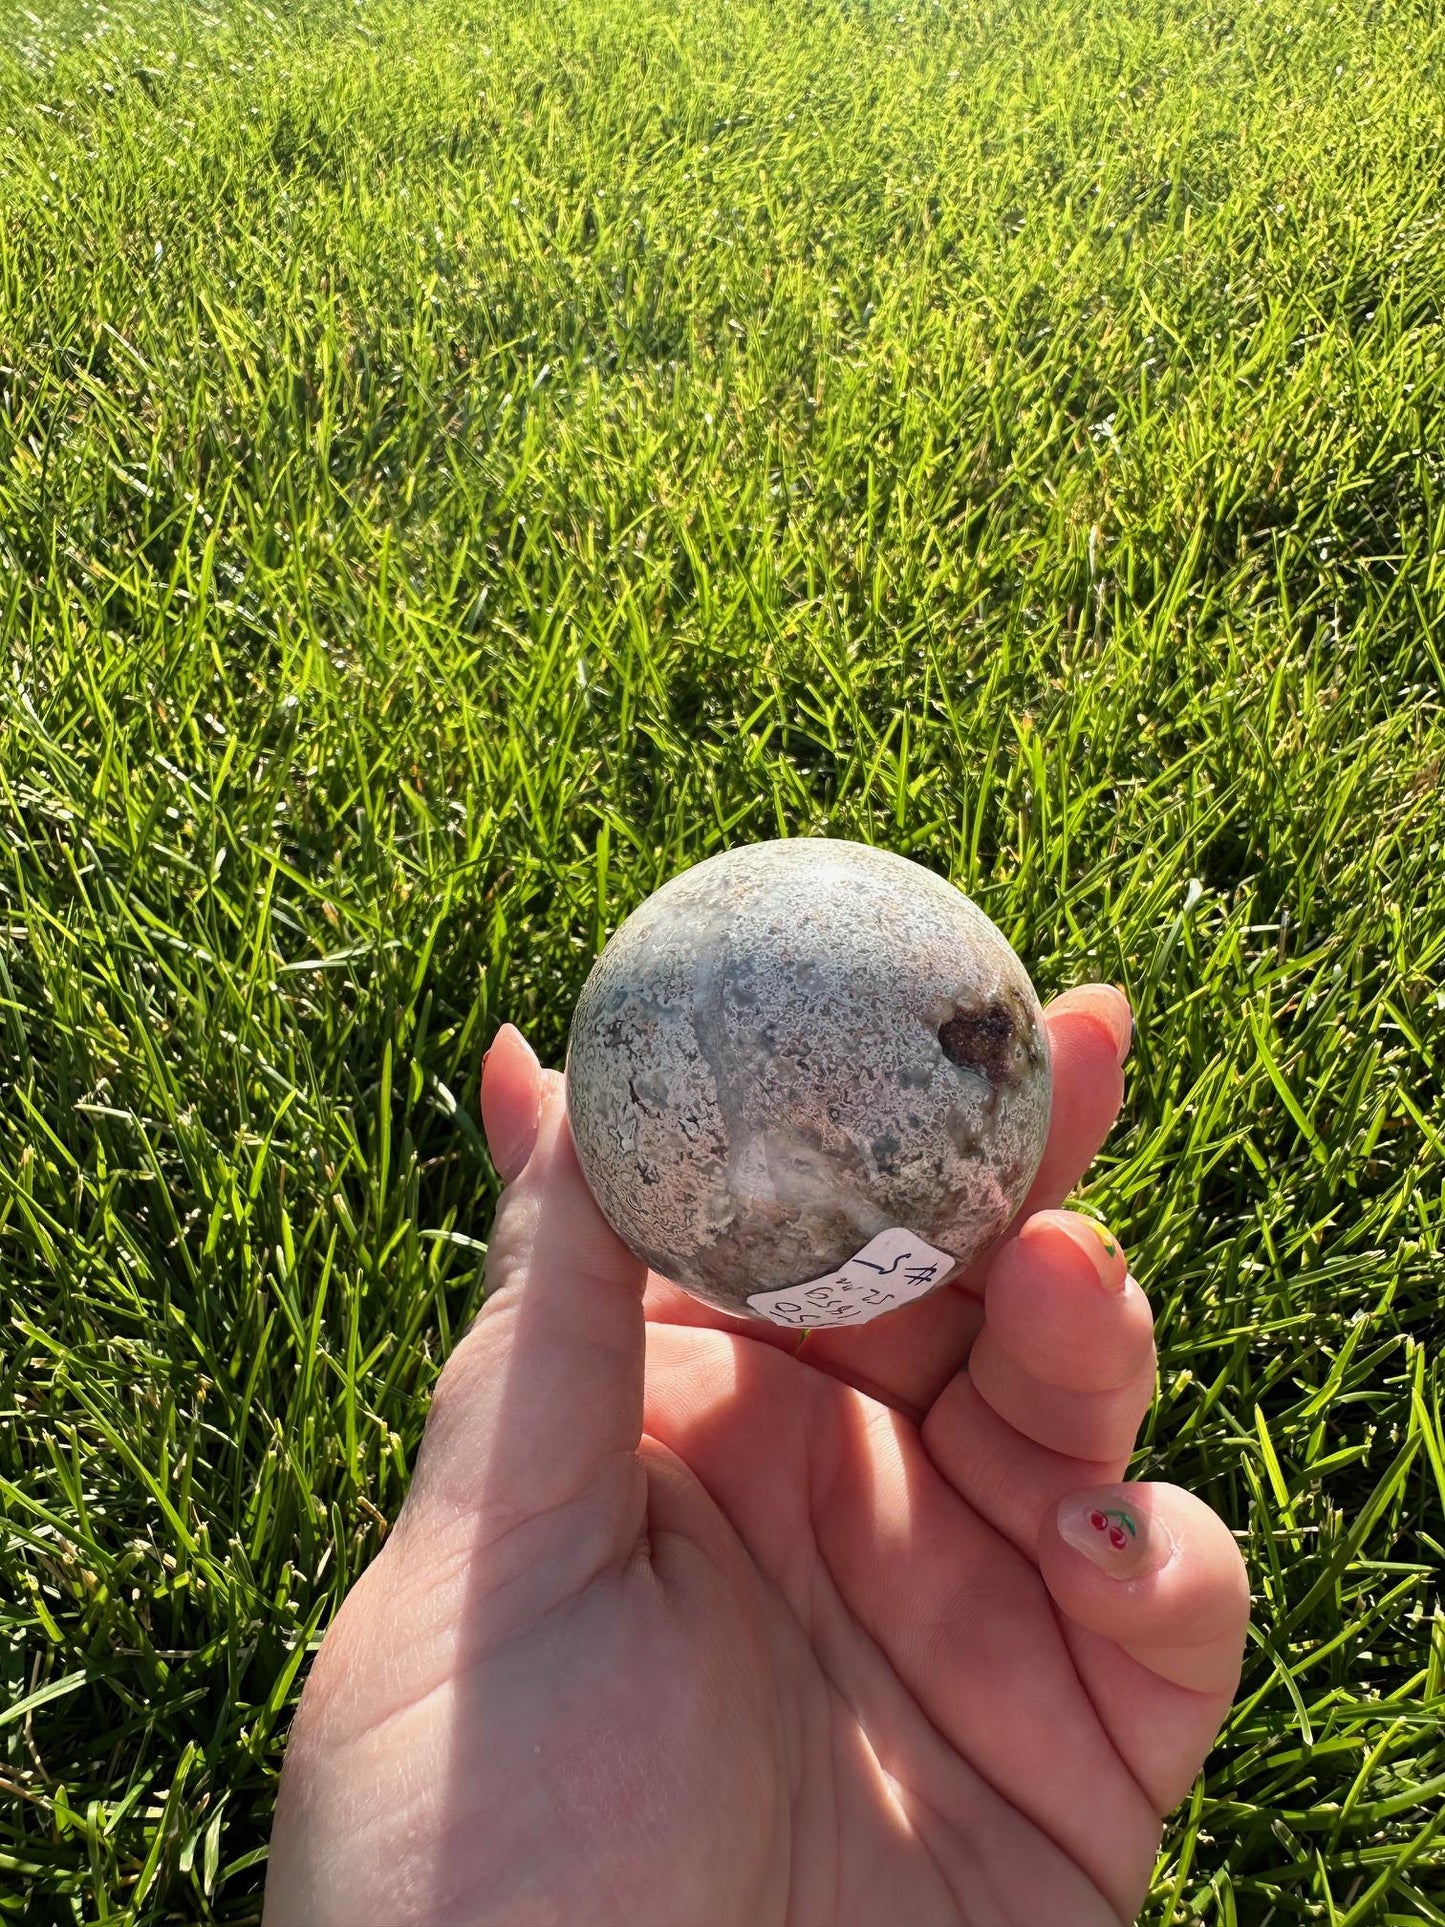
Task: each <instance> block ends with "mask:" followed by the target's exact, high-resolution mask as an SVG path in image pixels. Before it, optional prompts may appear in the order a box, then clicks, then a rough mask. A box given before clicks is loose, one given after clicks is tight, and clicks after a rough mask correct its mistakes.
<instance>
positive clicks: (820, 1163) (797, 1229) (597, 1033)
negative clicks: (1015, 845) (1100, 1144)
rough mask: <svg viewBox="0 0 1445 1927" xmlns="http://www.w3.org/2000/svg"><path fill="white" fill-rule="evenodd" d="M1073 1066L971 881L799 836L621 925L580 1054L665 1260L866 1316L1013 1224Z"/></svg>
mask: <svg viewBox="0 0 1445 1927" xmlns="http://www.w3.org/2000/svg"><path fill="white" fill-rule="evenodd" d="M1051 1090H1052V1080H1051V1074H1050V1063H1049V1045H1048V1036H1047V1033H1046V1031H1045V1029H1044V1025H1043V1019H1042V1013H1041V1011H1040V1009H1039V1002H1038V998H1037V997H1036V996H1035V994H1034V989H1033V985H1032V984H1031V983H1030V982H1029V978H1028V973H1027V972H1026V971H1025V969H1024V967H1023V965H1022V964H1021V963H1020V962H1019V960H1018V958H1017V956H1016V955H1015V954H1014V952H1013V950H1012V949H1011V948H1010V947H1009V944H1008V942H1007V941H1006V939H1005V938H1004V937H1003V935H1002V934H1001V932H1000V931H999V930H998V929H997V928H996V927H995V926H994V924H992V923H991V922H990V921H989V919H988V918H987V917H986V916H985V915H984V914H983V912H982V911H981V910H980V909H979V908H978V906H977V905H976V904H975V903H973V902H972V901H971V900H970V899H969V898H968V897H966V896H964V895H963V893H962V892H961V891H959V890H958V889H956V888H955V887H954V886H953V884H951V883H948V882H946V881H945V880H944V879H943V878H942V877H940V876H937V875H935V874H934V872H933V871H931V870H927V869H925V868H923V866H922V865H921V864H918V863H914V862H911V861H910V860H909V859H908V858H906V857H901V856H895V855H893V854H891V853H890V852H889V851H886V850H876V849H872V848H870V847H869V846H867V845H865V844H861V843H845V842H838V841H834V840H831V839H825V838H819V837H796V838H787V839H783V840H780V841H777V842H770V843H755V844H749V845H744V846H742V847H740V848H738V849H733V850H727V851H724V852H723V853H722V854H721V855H718V856H714V857H710V858H708V859H707V861H705V862H703V863H699V864H697V865H695V866H694V867H693V868H692V869H690V870H685V871H683V872H682V873H681V875H679V876H675V877H673V878H672V879H671V880H670V881H669V882H667V883H665V884H664V885H663V886H662V888H661V889H660V890H658V891H656V892H655V893H654V894H653V895H652V896H650V897H649V898H648V899H647V900H646V902H644V903H643V904H641V905H640V906H639V907H638V909H636V910H635V911H634V912H633V913H632V915H631V916H630V917H628V919H627V920H626V922H625V923H624V924H622V926H621V927H620V929H619V930H618V931H617V932H616V934H615V935H614V936H613V938H612V940H611V942H610V943H608V945H607V947H606V948H605V949H604V950H603V952H602V954H601V956H600V957H599V958H598V959H597V961H596V963H595V965H594V966H593V969H592V972H591V974H590V976H589V977H588V979H587V982H586V984H585V985H584V986H583V990H582V995H581V997H580V998H579V999H578V1003H577V1008H576V1011H575V1013H574V1015H573V1019H572V1029H571V1035H570V1037H569V1040H568V1049H567V1106H568V1114H569V1117H570V1120H571V1125H572V1134H573V1137H574V1140H575V1142H576V1146H577V1156H578V1159H579V1161H580V1163H581V1166H582V1171H583V1174H584V1176H585V1177H586V1180H587V1183H588V1186H589V1188H590V1189H591V1191H592V1194H593V1196H594V1197H595V1198H596V1200H597V1203H598V1205H599V1207H600V1208H601V1210H602V1213H603V1215H604V1217H606V1219H607V1220H608V1222H609V1223H610V1224H611V1225H612V1226H613V1228H614V1229H615V1230H616V1231H617V1232H618V1233H619V1234H620V1236H621V1237H622V1238H623V1239H624V1240H625V1242H626V1243H627V1244H628V1245H629V1246H630V1247H631V1249H632V1250H633V1251H634V1252H635V1253H636V1254H637V1255H638V1257H640V1258H643V1259H645V1260H646V1262H647V1263H648V1264H649V1265H650V1266H651V1267H652V1268H653V1269H654V1270H655V1271H657V1272H660V1273H661V1274H662V1275H663V1276H664V1277H666V1278H670V1279H671V1280H672V1281H673V1282H674V1283H675V1284H678V1285H681V1286H682V1287H683V1288H684V1289H685V1290H687V1291H689V1292H692V1293H693V1294H694V1295H695V1296H696V1297H698V1298H701V1299H703V1300H705V1301H706V1302H707V1303H708V1304H710V1305H715V1306H718V1307H720V1308H721V1309H724V1310H727V1311H731V1312H737V1313H741V1314H742V1315H744V1316H754V1317H761V1318H768V1319H771V1320H773V1321H774V1322H777V1323H782V1324H789V1325H795V1326H805V1325H826V1324H848V1323H855V1324H862V1323H866V1322H868V1321H869V1320H870V1319H872V1318H874V1317H877V1316H879V1315H882V1314H884V1313H886V1312H889V1311H892V1310H895V1309H897V1307H898V1306H899V1305H900V1304H903V1303H906V1302H908V1301H909V1300H910V1299H912V1298H916V1297H918V1296H920V1295H922V1294H923V1293H924V1292H926V1291H929V1290H932V1289H935V1288H936V1287H937V1286H938V1285H940V1284H942V1283H944V1282H945V1280H946V1279H947V1278H948V1277H950V1276H952V1275H954V1274H955V1273H956V1272H957V1271H958V1269H959V1268H960V1267H962V1266H964V1265H967V1264H968V1263H969V1262H970V1261H971V1260H972V1259H973V1258H975V1257H977V1255H978V1254H979V1253H980V1252H981V1251H983V1250H984V1249H985V1247H986V1246H988V1245H989V1244H990V1243H991V1242H992V1241H993V1240H994V1239H995V1238H997V1237H998V1235H999V1233H1000V1232H1001V1231H1003V1229H1004V1228H1005V1226H1006V1225H1007V1224H1008V1223H1009V1221H1010V1219H1011V1218H1012V1217H1013V1216H1014V1214H1015V1212H1016V1211H1017V1209H1018V1207H1019V1205H1020V1204H1021V1202H1022V1201H1023V1198H1024V1194H1025V1193H1026V1192H1027V1190H1028V1188H1029V1185H1030V1183H1031V1182H1032V1180H1033V1177H1034V1173H1035V1172H1036V1171H1037V1169H1038V1166H1039V1161H1040V1159H1041V1157H1042V1156H1043V1149H1044V1139H1045V1137H1046V1135H1047V1132H1048V1125H1049V1105H1050V1097H1051Z"/></svg>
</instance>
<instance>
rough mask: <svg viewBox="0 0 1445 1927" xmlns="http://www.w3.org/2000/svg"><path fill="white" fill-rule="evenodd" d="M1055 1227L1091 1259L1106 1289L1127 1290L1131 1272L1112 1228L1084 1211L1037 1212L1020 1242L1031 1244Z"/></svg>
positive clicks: (1030, 1220)
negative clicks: (1127, 1267)
mask: <svg viewBox="0 0 1445 1927" xmlns="http://www.w3.org/2000/svg"><path fill="white" fill-rule="evenodd" d="M1051 1229H1052V1230H1055V1231H1062V1232H1063V1234H1064V1236H1065V1237H1066V1238H1067V1239H1068V1240H1069V1243H1070V1244H1071V1245H1073V1246H1074V1248H1075V1250H1077V1251H1078V1252H1080V1253H1081V1255H1082V1256H1083V1257H1085V1258H1087V1259H1088V1261H1089V1264H1090V1266H1091V1267H1092V1269H1093V1273H1094V1276H1095V1277H1096V1278H1097V1279H1098V1281H1099V1284H1100V1286H1101V1287H1102V1289H1103V1290H1105V1291H1107V1292H1109V1293H1110V1294H1111V1295H1113V1294H1117V1293H1119V1292H1121V1291H1123V1289H1124V1286H1125V1284H1126V1283H1127V1281H1128V1276H1129V1274H1128V1271H1127V1270H1126V1268H1125V1265H1124V1262H1123V1259H1122V1258H1121V1257H1120V1254H1119V1243H1118V1240H1117V1239H1116V1238H1115V1236H1114V1234H1113V1232H1112V1231H1110V1230H1109V1229H1108V1228H1107V1227H1106V1226H1104V1225H1102V1224H1100V1223H1098V1221H1097V1220H1096V1219H1094V1218H1088V1217H1085V1215H1084V1214H1083V1212H1082V1211H1036V1212H1035V1213H1034V1215H1033V1216H1032V1217H1031V1218H1030V1219H1028V1220H1027V1222H1026V1223H1025V1224H1024V1225H1023V1226H1022V1227H1021V1229H1020V1231H1019V1239H1020V1242H1021V1243H1024V1244H1029V1243H1031V1242H1032V1241H1033V1240H1034V1239H1035V1238H1042V1237H1044V1236H1045V1235H1046V1234H1047V1233H1048V1231H1049V1230H1051ZM1055 1255H1056V1256H1057V1252H1056V1253H1055Z"/></svg>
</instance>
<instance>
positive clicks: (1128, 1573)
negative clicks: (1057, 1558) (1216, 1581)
mask: <svg viewBox="0 0 1445 1927" xmlns="http://www.w3.org/2000/svg"><path fill="white" fill-rule="evenodd" d="M1055 1522H1056V1524H1057V1525H1058V1529H1059V1537H1060V1538H1061V1539H1062V1540H1063V1541H1064V1543H1065V1544H1066V1545H1070V1546H1072V1547H1073V1548H1074V1550H1075V1551H1076V1552H1082V1553H1083V1555H1084V1557H1085V1558H1086V1559H1088V1560H1091V1561H1092V1562H1093V1564H1094V1565H1096V1566H1097V1567H1098V1568H1099V1570H1100V1572H1106V1573H1108V1575H1109V1577H1110V1578H1111V1579H1138V1578H1141V1577H1142V1576H1143V1575H1144V1574H1145V1573H1148V1572H1157V1571H1158V1569H1159V1567H1160V1566H1162V1565H1164V1564H1165V1562H1166V1561H1167V1560H1168V1558H1169V1554H1170V1552H1171V1551H1172V1547H1171V1546H1170V1544H1169V1541H1168V1539H1167V1538H1166V1537H1165V1536H1164V1535H1163V1534H1162V1533H1161V1532H1160V1531H1159V1530H1158V1529H1157V1528H1152V1529H1151V1525H1150V1521H1149V1520H1148V1519H1147V1518H1146V1517H1145V1516H1144V1514H1143V1512H1142V1511H1141V1510H1140V1509H1139V1507H1138V1506H1136V1505H1131V1504H1129V1503H1128V1502H1127V1501H1125V1500H1124V1499H1123V1497H1122V1494H1121V1491H1120V1489H1119V1488H1117V1487H1111V1488H1110V1489H1108V1490H1107V1491H1100V1492H1075V1493H1073V1494H1072V1495H1071V1496H1070V1497H1069V1498H1067V1499H1065V1500H1064V1502H1063V1503H1062V1505H1060V1507H1059V1509H1058V1512H1057V1514H1056V1515H1055Z"/></svg>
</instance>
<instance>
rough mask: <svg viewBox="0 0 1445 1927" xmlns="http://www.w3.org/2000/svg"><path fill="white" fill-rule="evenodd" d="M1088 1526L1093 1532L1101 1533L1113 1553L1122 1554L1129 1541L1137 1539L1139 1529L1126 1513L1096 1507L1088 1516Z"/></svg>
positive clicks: (1114, 1508) (1111, 1507) (1111, 1508)
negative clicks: (1112, 1549)
mask: <svg viewBox="0 0 1445 1927" xmlns="http://www.w3.org/2000/svg"><path fill="white" fill-rule="evenodd" d="M1089 1524H1090V1525H1091V1526H1092V1527H1093V1528H1094V1530H1095V1532H1102V1533H1103V1534H1104V1536H1105V1537H1106V1538H1107V1539H1108V1541H1109V1544H1110V1545H1111V1546H1112V1547H1113V1548H1114V1550H1115V1552H1123V1551H1124V1550H1125V1549H1126V1547H1127V1546H1128V1544H1129V1541H1130V1540H1131V1539H1137V1538H1138V1537H1139V1528H1138V1526H1137V1525H1135V1523H1134V1521H1133V1520H1132V1519H1131V1518H1130V1516H1129V1514H1128V1513H1127V1512H1124V1511H1121V1510H1120V1509H1118V1508H1117V1507H1114V1506H1110V1507H1108V1508H1107V1510H1106V1509H1104V1508H1102V1507H1099V1506H1096V1507H1095V1508H1094V1510H1093V1511H1092V1512H1091V1513H1090V1514H1089Z"/></svg>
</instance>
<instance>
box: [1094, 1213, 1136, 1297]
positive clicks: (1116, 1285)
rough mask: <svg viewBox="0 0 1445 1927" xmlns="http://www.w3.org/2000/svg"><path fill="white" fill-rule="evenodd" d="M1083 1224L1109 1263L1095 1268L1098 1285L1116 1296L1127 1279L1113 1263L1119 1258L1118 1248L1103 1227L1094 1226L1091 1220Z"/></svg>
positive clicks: (1120, 1266) (1126, 1274) (1121, 1270)
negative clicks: (1086, 1226) (1101, 1248)
mask: <svg viewBox="0 0 1445 1927" xmlns="http://www.w3.org/2000/svg"><path fill="white" fill-rule="evenodd" d="M1084 1223H1085V1224H1087V1225H1088V1227H1089V1229H1090V1231H1092V1232H1093V1234H1094V1236H1095V1237H1096V1238H1097V1239H1098V1241H1099V1243H1100V1244H1101V1245H1102V1246H1103V1247H1104V1256H1105V1258H1106V1259H1108V1260H1109V1261H1110V1262H1108V1263H1106V1264H1102V1265H1099V1266H1097V1267H1096V1269H1097V1272H1098V1278H1099V1283H1100V1284H1101V1285H1102V1286H1103V1287H1104V1289H1105V1291H1109V1292H1114V1293H1116V1294H1117V1293H1118V1292H1121V1291H1122V1290H1123V1289H1124V1286H1125V1284H1126V1283H1127V1282H1128V1277H1129V1274H1128V1272H1127V1271H1126V1270H1125V1268H1124V1267H1123V1266H1122V1265H1120V1264H1118V1263H1115V1262H1113V1261H1114V1260H1117V1258H1118V1256H1119V1247H1118V1245H1117V1243H1116V1242H1115V1240H1114V1238H1113V1236H1112V1234H1111V1233H1110V1232H1108V1231H1106V1230H1105V1228H1104V1226H1103V1225H1101V1224H1096V1223H1095V1222H1094V1220H1093V1219H1092V1218H1086V1219H1085V1220H1084Z"/></svg>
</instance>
